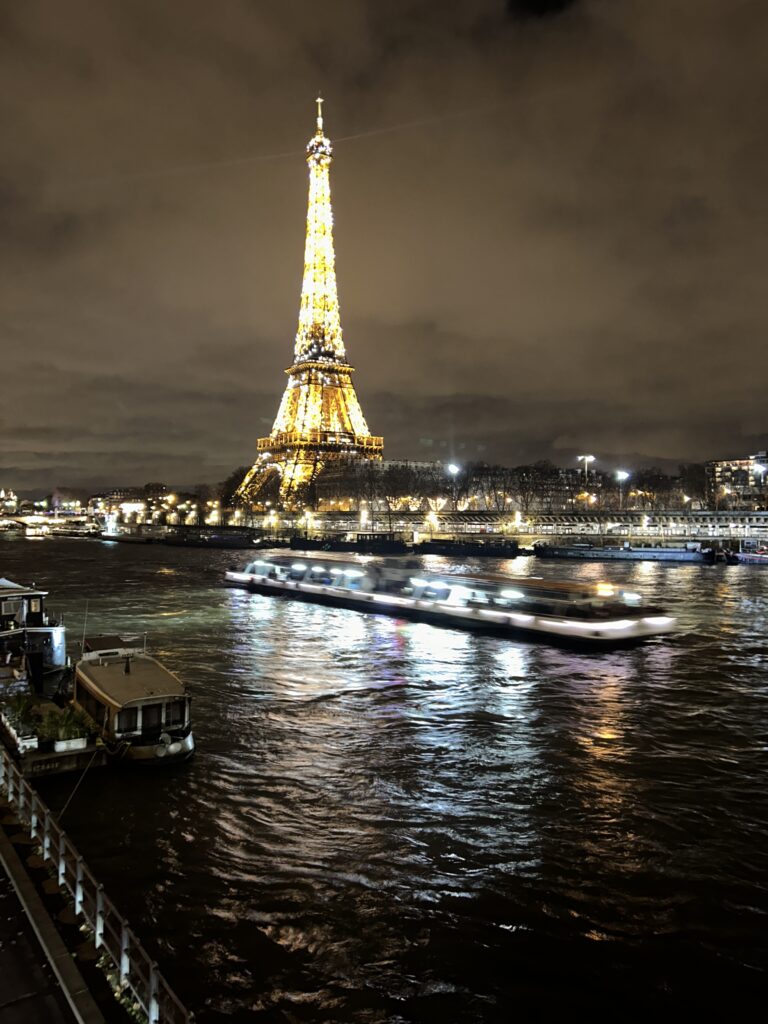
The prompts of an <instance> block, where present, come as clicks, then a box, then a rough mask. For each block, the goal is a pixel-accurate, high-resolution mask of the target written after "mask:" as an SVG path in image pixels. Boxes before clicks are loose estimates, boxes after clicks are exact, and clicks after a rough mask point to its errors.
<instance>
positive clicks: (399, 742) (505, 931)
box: [0, 540, 768, 1024]
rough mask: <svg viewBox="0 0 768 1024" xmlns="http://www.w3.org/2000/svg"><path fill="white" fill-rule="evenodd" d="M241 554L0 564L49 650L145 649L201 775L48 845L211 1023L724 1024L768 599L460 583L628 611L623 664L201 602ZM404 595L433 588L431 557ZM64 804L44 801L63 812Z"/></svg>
mask: <svg viewBox="0 0 768 1024" xmlns="http://www.w3.org/2000/svg"><path fill="white" fill-rule="evenodd" d="M243 554H244V553H240V552H213V551H200V550H193V549H178V548H177V549H174V548H170V547H162V546H155V545H148V546H142V545H130V544H122V545H121V544H107V543H101V542H93V541H78V540H49V541H43V542H31V541H24V540H17V541H7V540H6V541H0V575H6V576H9V577H10V578H11V579H14V580H17V581H19V582H25V583H28V582H33V581H34V582H35V583H36V584H37V585H38V586H45V587H46V588H48V589H49V590H50V597H49V601H48V605H49V609H51V610H54V611H55V610H59V609H60V610H62V611H63V612H64V613H65V618H66V622H67V624H68V626H69V628H70V636H69V639H70V640H71V641H72V640H74V639H75V638H76V637H78V636H79V634H80V631H81V629H82V625H83V614H84V611H85V606H86V601H88V625H89V631H91V632H97V631H100V632H106V631H111V630H121V629H123V630H126V629H127V630H132V631H137V630H139V631H143V630H147V631H148V632H149V639H150V646H151V648H152V649H153V651H154V653H156V654H157V655H158V656H159V657H160V658H162V659H163V660H164V661H165V662H166V664H167V665H168V666H169V667H170V668H172V669H173V670H175V671H177V672H178V673H179V674H180V675H181V676H182V677H183V678H184V679H185V681H186V682H187V683H188V684H189V686H190V687H191V689H192V691H193V694H194V704H193V722H194V731H195V735H196V739H197V744H198V747H197V754H196V756H195V757H194V759H193V760H192V761H191V762H189V763H188V764H186V765H183V766H178V767H175V768H171V769H168V768H166V769H158V770H149V771H147V770H144V771H141V770H138V769H134V770H122V771H117V770H110V769H99V770H94V771H92V772H91V773H90V774H89V775H86V777H85V779H84V781H83V783H82V785H81V786H80V788H79V790H78V791H77V794H76V796H75V797H74V799H73V801H72V803H71V804H70V806H69V807H68V809H67V811H66V815H65V817H64V819H63V823H64V824H65V826H66V828H67V830H68V832H69V834H70V835H71V837H72V838H73V840H74V842H75V843H76V845H77V846H78V847H79V849H80V851H81V853H82V854H83V856H84V857H85V859H86V860H87V861H88V862H89V864H90V866H91V868H92V869H93V871H94V873H95V874H96V876H97V877H98V878H99V879H100V880H101V881H102V882H103V883H104V884H105V887H106V889H107V892H108V893H109V894H110V895H111V897H112V899H113V900H114V901H115V903H116V904H117V905H118V907H119V908H120V909H121V910H122V911H123V913H124V914H125V915H126V916H127V918H128V919H129V921H130V922H131V924H132V926H133V928H134V929H135V931H136V932H137V934H138V935H139V937H140V939H141V940H142V942H143V943H144V944H145V946H146V947H147V948H148V949H149V950H150V952H151V953H153V954H154V955H156V956H157V959H158V961H159V963H160V967H161V970H162V971H163V972H164V973H165V975H166V977H167V978H168V980H169V981H170V983H171V984H172V985H173V987H174V988H175V989H176V990H177V992H178V994H179V995H180V997H181V998H182V1001H184V1002H185V1003H186V1004H187V1005H188V1006H189V1007H190V1008H191V1009H193V1010H194V1011H195V1013H196V1014H197V1016H198V1019H199V1020H200V1021H203V1022H224V1021H229V1022H240V1021H269V1022H271V1021H281V1022H282V1021H293V1022H297V1021H299V1022H304V1021H311V1022H352V1021H354V1022H361V1024H368V1022H382V1024H383V1022H387V1024H399V1022H414V1024H415V1022H419V1024H421V1022H424V1024H433V1022H434V1024H438V1022H440V1024H469V1022H485V1021H497V1020H498V1021H502V1020H505V1021H506V1020H510V1019H512V1017H513V1016H519V1017H520V1018H521V1019H523V1020H539V1019H541V1020H544V1019H549V1018H550V1017H554V1016H555V1015H556V1014H557V1015H561V1014H563V1013H573V1012H574V1011H577V1010H579V1009H581V1010H583V1011H585V1012H589V1013H591V1014H594V1013H595V1012H597V1013H598V1015H605V1016H611V1017H613V1016H617V1015H618V1014H621V1015H622V1016H625V1017H626V1016H628V1015H629V1016H633V1015H635V1014H638V1013H641V1012H642V1013H646V1012H656V1013H659V1012H661V1013H664V1012H667V1011H672V1010H674V1011H678V1012H680V1011H687V1012H689V1013H691V1012H695V1011H703V1012H708V1013H709V1012H713V1011H714V1010H719V1011H722V1012H728V1013H729V1014H731V1015H732V1014H733V1012H734V1011H735V1010H736V1009H737V1008H746V1005H747V1004H748V1003H749V1002H750V1000H754V999H757V998H758V996H759V995H763V996H764V994H765V991H766V986H765V983H766V968H767V967H768V856H767V855H766V850H768V796H767V795H766V794H767V789H768V699H767V698H768V673H767V671H766V668H767V660H766V621H767V620H768V571H764V570H761V569H760V568H759V567H749V566H740V567H735V566H731V567H726V566H713V567H703V566H690V565H678V566H674V565H671V566H670V565H657V564H648V563H636V564H630V563H625V564H607V565H596V564H572V565H569V564H568V563H547V562H545V563H542V562H535V561H534V560H532V559H527V558H520V559H516V560H514V561H509V562H490V561H483V562H480V561H478V562H476V563H474V564H475V566H478V567H479V566H482V568H486V569H494V570H502V571H505V572H509V573H510V574H512V575H528V574H534V575H540V576H547V577H566V578H579V579H598V578H606V579H610V580H613V581H616V582H622V583H631V585H632V587H633V589H637V590H639V591H641V592H642V593H643V594H644V595H646V596H647V597H648V598H649V599H653V600H654V601H655V602H659V603H662V604H664V605H666V606H667V607H668V608H670V609H671V610H673V611H674V613H675V614H677V615H678V616H679V619H680V626H681V630H680V632H679V634H677V635H675V636H673V637H671V638H664V639H661V640H658V641H651V642H649V643H646V644H645V645H644V646H641V647H637V648H634V649H631V650H625V651H620V652H615V653H605V652H603V653H599V654H587V653H570V652H567V651H564V650H561V649H557V648H550V647H547V646H545V645H542V644H530V643H516V642H512V641H509V640H504V639H497V638H493V637H483V636H477V635H473V634H470V633H463V632H460V631H454V630H448V629H440V628H436V627H433V626H429V625H424V624H418V623H407V622H403V621H399V620H397V619H393V618H387V617H385V616H375V615H364V614H361V613H359V612H354V611H347V610H341V609H338V610H336V609H329V608H325V607H321V606H313V605H310V604H303V603H299V602H291V601H287V600H284V599H279V598H271V597H263V596H259V595H251V594H248V593H246V592H243V591H237V590H229V589H226V588H224V587H223V586H222V573H223V571H224V569H225V568H226V567H228V566H229V565H232V564H238V565H241V564H242V563H243V561H244V558H243ZM424 564H425V566H428V567H429V568H433V569H439V568H441V567H443V566H445V564H446V563H445V561H444V560H442V559H440V558H428V559H424ZM74 781H75V780H74V779H73V778H72V777H71V776H62V777H58V778H54V779H49V780H44V781H43V782H41V783H40V789H41V792H42V795H43V797H44V798H45V799H46V800H48V801H49V803H50V804H51V805H52V806H53V808H54V809H58V808H60V807H62V806H63V804H64V803H65V801H66V799H67V797H68V796H69V795H70V792H71V790H72V786H73V783H74Z"/></svg>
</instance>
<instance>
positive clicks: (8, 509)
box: [0, 487, 19, 516]
mask: <svg viewBox="0 0 768 1024" xmlns="http://www.w3.org/2000/svg"><path fill="white" fill-rule="evenodd" d="M18 508H19V499H18V498H17V497H16V495H15V494H14V493H13V491H12V490H10V489H9V490H7V491H6V490H5V488H2V487H0V516H2V515H3V514H5V515H13V513H14V512H16V511H18Z"/></svg>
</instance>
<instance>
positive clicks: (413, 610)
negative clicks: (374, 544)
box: [225, 553, 676, 648]
mask: <svg viewBox="0 0 768 1024" xmlns="http://www.w3.org/2000/svg"><path fill="white" fill-rule="evenodd" d="M225 582H226V584H227V585H229V586H233V587H243V588H245V589H247V590H251V591H253V592H255V593H261V594H270V595H284V596H287V597H294V598H299V599H302V600H306V601H313V602H317V603H321V604H329V605H336V606H339V607H344V608H352V609H355V610H357V611H367V612H378V613H380V614H385V615H394V616H398V617H401V618H410V619H417V620H421V621H426V622H431V623H433V624H436V625H443V626H450V627H458V628H462V629H472V630H482V631H485V632H492V633H496V634H501V635H505V636H509V637H520V638H528V639H540V640H546V641H550V642H555V643H565V644H573V645H578V646H582V645H587V646H592V647H597V648H607V647H614V646H618V645H622V644H628V643H634V642H637V641H640V640H643V639H646V638H647V637H653V636H657V635H660V634H663V633H669V632H671V631H672V630H673V629H674V628H675V625H676V621H675V618H674V617H673V616H671V615H668V614H667V613H666V612H665V611H663V610H662V609H660V608H653V607H647V606H644V605H643V603H642V599H641V596H640V595H639V594H637V593H636V592H634V591H632V590H628V589H624V588H622V587H618V586H614V585H613V584H611V583H570V582H558V581H552V580H543V579H538V578H535V577H529V578H525V579H521V578H516V577H509V576H503V575H496V574H482V575H472V576H469V575H458V574H456V575H454V574H451V573H446V574H440V575H436V574H432V573H425V572H423V571H422V570H421V568H420V566H419V563H418V562H415V561H414V560H412V559H394V558H382V559H366V560H363V559H351V558H348V559H344V558H343V557H337V558H334V557H332V556H325V557H322V558H317V557H315V556H314V555H313V554H312V553H308V555H307V556H306V557H299V556H297V554H295V553H294V554H292V555H290V556H287V555H265V556H262V557H260V558H257V559H255V560H253V561H251V562H249V563H248V564H247V565H246V566H245V568H244V569H243V570H242V571H237V570H234V569H231V570H229V571H227V573H226V574H225Z"/></svg>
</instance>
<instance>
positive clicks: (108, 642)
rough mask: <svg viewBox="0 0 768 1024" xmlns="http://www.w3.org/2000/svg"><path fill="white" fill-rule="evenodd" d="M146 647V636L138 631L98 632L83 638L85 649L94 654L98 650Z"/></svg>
mask: <svg viewBox="0 0 768 1024" xmlns="http://www.w3.org/2000/svg"><path fill="white" fill-rule="evenodd" d="M126 647H127V648H130V649H133V648H136V647H144V637H143V636H139V634H138V633H123V634H120V633H97V634H95V635H94V636H87V637H85V639H84V640H83V651H84V652H88V653H91V654H93V653H94V652H96V651H114V650H115V649H118V650H119V649H120V648H126Z"/></svg>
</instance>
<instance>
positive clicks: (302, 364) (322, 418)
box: [237, 98, 384, 501]
mask: <svg viewBox="0 0 768 1024" xmlns="http://www.w3.org/2000/svg"><path fill="white" fill-rule="evenodd" d="M322 103H323V101H322V99H321V98H318V100H317V128H316V130H315V134H314V136H313V137H312V138H311V139H310V141H309V144H308V145H307V164H308V166H309V201H308V206H307V238H306V245H305V248H304V280H303V284H302V289H301V307H300V310H299V327H298V330H297V332H296V342H295V345H294V358H293V363H292V365H291V366H289V367H288V369H287V370H286V371H285V372H286V373H287V375H288V383H287V384H286V388H285V392H284V394H283V398H282V401H281V403H280V408H279V410H278V413H277V417H276V419H275V422H274V425H273V427H272V432H271V433H270V435H269V437H260V438H259V439H258V441H257V451H258V456H257V459H256V462H255V463H254V465H253V466H252V467H251V469H250V470H249V471H248V473H247V474H246V476H245V479H244V480H243V482H242V483H241V485H240V487H239V488H238V492H237V494H238V496H239V497H240V498H241V499H245V500H253V499H255V498H257V497H258V494H259V491H261V490H262V488H263V487H264V485H265V484H266V482H267V481H268V480H269V479H270V477H273V476H274V474H275V473H279V475H280V497H281V499H282V500H283V501H290V499H291V497H292V496H295V494H296V492H297V491H298V490H300V489H301V488H302V486H303V485H306V484H308V483H309V482H311V480H312V479H313V478H314V476H315V475H316V474H317V472H318V471H319V470H320V469H321V468H322V467H323V466H324V465H325V464H326V463H327V462H328V461H331V460H341V459H355V458H362V459H381V457H382V453H383V450H384V441H383V438H381V437H374V436H372V435H371V433H370V431H369V430H368V424H367V423H366V421H365V416H363V411H362V409H361V408H360V402H359V401H358V398H357V394H356V393H355V388H354V385H353V383H352V374H353V372H354V368H353V367H352V366H351V365H350V364H349V362H348V361H347V354H346V350H345V348H344V341H343V340H342V333H341V317H340V315H339V297H338V292H337V288H336V267H335V264H336V258H335V254H334V249H333V212H332V209H331V183H330V166H331V161H332V159H333V148H332V146H331V142H330V139H328V138H327V137H326V135H325V133H324V132H323V114H322V109H323V108H322Z"/></svg>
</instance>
